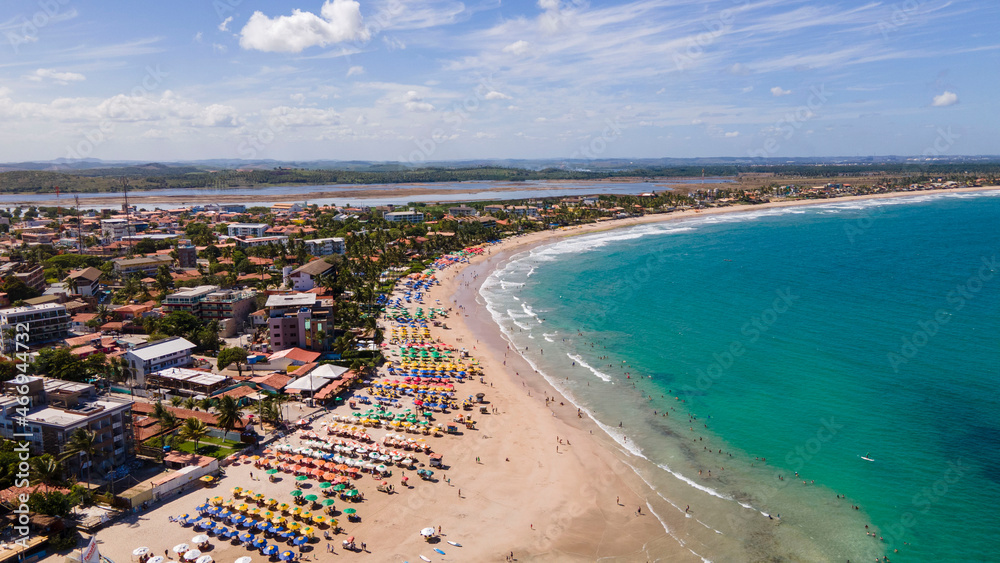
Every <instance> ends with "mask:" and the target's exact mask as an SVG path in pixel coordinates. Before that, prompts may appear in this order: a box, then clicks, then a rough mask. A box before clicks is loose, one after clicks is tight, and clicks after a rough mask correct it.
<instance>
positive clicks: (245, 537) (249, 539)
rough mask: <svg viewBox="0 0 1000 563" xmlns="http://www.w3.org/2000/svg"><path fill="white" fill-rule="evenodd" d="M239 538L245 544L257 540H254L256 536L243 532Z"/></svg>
mask: <svg viewBox="0 0 1000 563" xmlns="http://www.w3.org/2000/svg"><path fill="white" fill-rule="evenodd" d="M238 537H239V538H240V541H241V542H243V543H247V542H252V541H253V540H254V539H256V538H254V535H253V534H251V533H250V532H243V533H242V534H240V535H239V536H238Z"/></svg>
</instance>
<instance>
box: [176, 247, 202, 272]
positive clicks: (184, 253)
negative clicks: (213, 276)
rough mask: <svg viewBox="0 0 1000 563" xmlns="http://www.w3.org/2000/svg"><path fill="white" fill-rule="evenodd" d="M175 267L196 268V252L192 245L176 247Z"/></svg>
mask: <svg viewBox="0 0 1000 563" xmlns="http://www.w3.org/2000/svg"><path fill="white" fill-rule="evenodd" d="M177 266H178V267H180V268H197V267H198V251H197V249H196V248H195V247H194V245H192V244H179V245H177Z"/></svg>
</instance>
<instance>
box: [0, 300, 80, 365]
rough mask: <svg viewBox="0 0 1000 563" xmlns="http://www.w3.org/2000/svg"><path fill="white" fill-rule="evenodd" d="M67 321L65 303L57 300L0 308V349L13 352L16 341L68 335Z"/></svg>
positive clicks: (27, 342)
mask: <svg viewBox="0 0 1000 563" xmlns="http://www.w3.org/2000/svg"><path fill="white" fill-rule="evenodd" d="M69 324H70V316H69V313H68V312H67V311H66V306H65V305H61V304H59V303H45V304H44V305H26V306H24V307H12V308H9V309H0V350H3V352H4V353H11V352H14V351H16V349H17V348H18V346H17V344H16V343H17V342H21V343H22V344H25V345H28V346H35V345H37V344H44V343H46V342H52V341H53V340H62V339H63V338H66V337H67V336H69ZM18 335H22V336H20V337H19V336H18ZM25 335H26V337H25ZM22 349H23V348H22Z"/></svg>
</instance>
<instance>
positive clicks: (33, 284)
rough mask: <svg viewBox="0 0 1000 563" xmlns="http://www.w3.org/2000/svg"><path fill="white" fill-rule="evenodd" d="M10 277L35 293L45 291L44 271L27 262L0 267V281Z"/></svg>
mask: <svg viewBox="0 0 1000 563" xmlns="http://www.w3.org/2000/svg"><path fill="white" fill-rule="evenodd" d="M10 276H14V277H15V278H17V279H19V280H21V281H22V282H24V285H26V286H28V287H30V288H31V289H34V290H35V291H39V292H41V291H44V290H45V269H44V268H42V266H41V265H31V264H28V263H27V262H11V263H9V264H4V265H3V266H0V279H5V278H8V277H10Z"/></svg>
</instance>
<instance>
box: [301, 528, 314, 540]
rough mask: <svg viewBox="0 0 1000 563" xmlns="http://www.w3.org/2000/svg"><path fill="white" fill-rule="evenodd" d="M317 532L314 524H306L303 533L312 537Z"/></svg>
mask: <svg viewBox="0 0 1000 563" xmlns="http://www.w3.org/2000/svg"><path fill="white" fill-rule="evenodd" d="M314 533H316V530H315V529H314V528H313V527H312V526H306V527H305V528H302V535H304V536H309V537H312V535H313V534H314Z"/></svg>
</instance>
